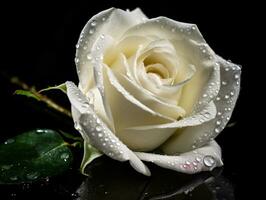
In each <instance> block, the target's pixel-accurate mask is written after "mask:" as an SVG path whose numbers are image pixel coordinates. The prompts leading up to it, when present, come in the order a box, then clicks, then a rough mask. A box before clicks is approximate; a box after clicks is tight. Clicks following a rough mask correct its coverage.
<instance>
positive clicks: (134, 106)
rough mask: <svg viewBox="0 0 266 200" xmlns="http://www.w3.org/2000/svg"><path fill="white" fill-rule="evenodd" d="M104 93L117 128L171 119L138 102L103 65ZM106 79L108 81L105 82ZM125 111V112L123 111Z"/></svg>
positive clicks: (163, 121) (157, 122)
mask: <svg viewBox="0 0 266 200" xmlns="http://www.w3.org/2000/svg"><path fill="white" fill-rule="evenodd" d="M104 70H106V76H107V77H106V78H105V80H106V83H105V86H106V87H105V88H106V90H105V94H106V98H107V99H108V102H109V104H110V105H112V106H111V109H112V111H113V117H114V120H115V121H116V122H119V124H116V125H117V126H118V129H121V128H125V127H128V126H132V125H137V124H162V123H166V122H170V121H173V120H172V119H171V118H169V117H167V116H164V115H162V114H160V113H157V112H155V111H153V110H152V109H150V108H149V107H147V106H145V105H144V104H142V103H141V102H139V101H138V100H137V99H136V98H135V97H134V96H132V95H131V94H130V92H129V91H127V90H125V88H124V87H123V86H122V85H120V84H119V82H118V80H117V79H116V77H115V76H114V74H113V72H112V71H111V70H110V69H109V68H108V67H105V68H104ZM107 80H108V82H107ZM125 111H126V112H125Z"/></svg>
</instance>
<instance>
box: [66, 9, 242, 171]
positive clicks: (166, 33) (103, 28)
mask: <svg viewBox="0 0 266 200" xmlns="http://www.w3.org/2000/svg"><path fill="white" fill-rule="evenodd" d="M75 61H76V65H77V72H78V76H79V81H80V82H79V88H77V87H76V86H75V85H74V84H73V83H72V82H66V85H67V94H68V97H69V100H70V102H71V104H72V115H73V119H74V121H75V124H76V128H77V129H78V130H79V131H80V133H81V134H82V136H83V138H84V141H85V144H84V147H85V148H84V150H85V153H84V159H83V163H82V165H83V168H84V167H85V166H86V164H88V162H89V161H90V160H91V159H92V158H88V155H87V154H88V153H89V152H87V150H86V149H87V148H88V147H89V145H90V144H91V145H93V146H94V147H95V148H97V149H98V150H100V151H101V152H103V153H104V154H106V155H107V156H109V157H111V158H113V159H116V160H119V161H129V162H130V164H131V165H132V166H133V167H134V168H135V169H136V170H137V171H138V172H140V173H143V174H145V175H150V172H149V169H148V168H147V167H146V166H145V164H144V163H143V162H142V161H141V160H143V161H150V162H153V163H154V164H156V165H159V166H161V167H164V168H169V169H172V170H176V171H179V172H184V173H197V172H201V171H206V170H212V169H213V168H214V167H216V166H221V165H222V160H221V150H220V147H219V145H218V144H217V143H216V142H215V141H214V140H213V139H214V138H215V137H216V136H217V135H218V134H219V133H220V132H221V131H222V130H223V128H224V127H225V126H226V124H227V122H228V121H229V119H230V116H231V113H232V110H233V108H234V105H235V102H236V99H237V97H238V93H239V81H240V72H241V71H240V67H239V66H237V65H235V64H233V63H231V62H228V61H225V60H224V59H222V58H221V57H219V56H217V55H216V54H215V53H214V52H213V51H212V49H211V48H210V47H209V46H208V44H207V43H206V42H205V40H204V39H203V37H202V35H201V33H200V32H199V30H198V28H197V26H196V25H194V24H186V23H181V22H177V21H174V20H171V19H168V18H166V17H158V18H154V19H148V18H147V17H146V16H145V15H144V14H143V13H142V12H141V10H140V9H135V10H133V11H131V12H129V11H123V10H120V9H115V8H111V9H108V10H105V11H102V12H100V13H98V14H97V15H95V16H94V17H92V19H91V20H89V22H88V23H87V24H86V26H85V28H84V29H83V31H82V32H81V35H80V39H79V41H78V44H77V53H76V59H75ZM154 150H156V151H155V152H160V153H154ZM88 159H89V160H88Z"/></svg>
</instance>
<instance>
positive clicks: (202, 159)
mask: <svg viewBox="0 0 266 200" xmlns="http://www.w3.org/2000/svg"><path fill="white" fill-rule="evenodd" d="M135 154H136V155H137V156H138V157H139V158H140V159H141V160H143V161H148V162H152V163H154V164H156V165H159V166H160V167H163V168H167V169H171V170H175V171H178V172H182V173H187V174H194V173H198V172H201V171H211V170H212V169H214V168H215V167H220V166H222V165H223V162H222V160H221V149H220V147H219V145H218V144H217V143H216V142H215V141H211V142H210V143H208V144H206V145H205V146H203V147H201V148H198V149H197V150H196V151H189V152H186V153H183V154H180V155H178V156H167V155H159V154H153V153H143V152H135Z"/></svg>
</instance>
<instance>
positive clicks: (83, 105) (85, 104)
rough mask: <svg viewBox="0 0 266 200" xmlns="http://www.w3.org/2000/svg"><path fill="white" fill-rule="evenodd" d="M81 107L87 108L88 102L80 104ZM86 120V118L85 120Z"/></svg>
mask: <svg viewBox="0 0 266 200" xmlns="http://www.w3.org/2000/svg"><path fill="white" fill-rule="evenodd" d="M81 107H82V108H85V109H88V108H89V107H90V105H89V103H88V102H84V103H83V104H82V106H81ZM86 121H87V120H86Z"/></svg>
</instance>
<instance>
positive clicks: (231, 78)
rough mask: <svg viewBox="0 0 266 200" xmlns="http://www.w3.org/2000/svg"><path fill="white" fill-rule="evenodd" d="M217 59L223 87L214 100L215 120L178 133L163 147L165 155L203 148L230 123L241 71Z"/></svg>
mask: <svg viewBox="0 0 266 200" xmlns="http://www.w3.org/2000/svg"><path fill="white" fill-rule="evenodd" d="M216 59H217V62H218V63H219V65H220V76H221V77H220V81H221V84H220V85H221V87H220V90H219V94H218V96H217V97H216V99H215V100H214V103H215V106H216V109H217V114H216V116H215V118H214V119H213V120H211V121H209V122H207V123H204V124H202V125H199V126H194V127H187V128H185V129H183V130H181V131H180V132H177V133H176V134H175V135H174V136H172V137H171V138H170V139H169V141H167V142H166V143H165V144H164V145H163V147H162V148H163V151H164V152H165V153H167V154H174V153H177V152H185V151H188V150H190V149H191V148H198V147H201V146H203V145H205V144H206V143H208V142H209V141H210V140H212V139H213V138H215V137H216V136H217V135H218V134H219V133H220V132H221V131H222V130H223V129H224V127H225V126H226V124H227V123H228V121H229V119H230V117H231V114H232V112H233V109H234V106H235V103H236V100H237V97H238V94H239V88H240V87H239V86H240V73H241V69H240V67H239V66H238V65H236V64H233V63H231V62H228V61H225V60H224V59H222V58H221V57H219V56H217V57H216Z"/></svg>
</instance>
